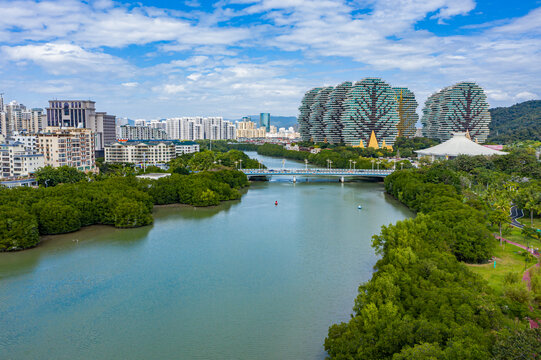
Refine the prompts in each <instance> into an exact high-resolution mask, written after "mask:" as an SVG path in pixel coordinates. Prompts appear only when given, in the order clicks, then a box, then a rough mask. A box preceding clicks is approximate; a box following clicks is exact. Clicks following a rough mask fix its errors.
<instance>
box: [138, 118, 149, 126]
mask: <svg viewBox="0 0 541 360" xmlns="http://www.w3.org/2000/svg"><path fill="white" fill-rule="evenodd" d="M146 125H147V121H146V120H145V119H137V120H135V126H146Z"/></svg>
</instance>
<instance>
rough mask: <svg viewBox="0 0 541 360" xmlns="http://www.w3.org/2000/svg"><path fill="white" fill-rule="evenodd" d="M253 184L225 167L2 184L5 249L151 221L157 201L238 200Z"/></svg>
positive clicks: (0, 246)
mask: <svg viewBox="0 0 541 360" xmlns="http://www.w3.org/2000/svg"><path fill="white" fill-rule="evenodd" d="M52 171H54V170H52ZM248 184H249V182H248V180H247V178H246V175H244V174H243V173H242V172H240V171H235V170H220V171H212V172H211V171H202V172H199V173H197V174H191V175H179V174H171V176H169V177H164V178H160V179H157V180H146V179H137V178H135V177H133V176H112V177H108V178H105V179H102V180H99V181H91V182H88V181H81V182H76V183H71V184H61V185H57V186H54V187H45V188H44V187H40V188H37V189H33V188H24V189H23V188H15V189H0V204H1V205H0V251H18V250H23V249H26V248H30V247H33V246H35V245H36V244H37V243H38V242H39V240H40V235H51V234H62V233H71V232H74V231H77V230H79V229H80V228H82V227H85V226H89V225H94V224H102V225H113V226H114V227H117V228H134V227H141V226H145V225H149V224H151V223H152V222H153V218H152V209H153V206H154V205H165V204H177V203H179V204H188V205H193V206H213V205H218V204H220V202H222V201H226V200H235V199H239V198H240V196H241V193H240V191H239V190H240V189H242V188H243V187H246V186H248Z"/></svg>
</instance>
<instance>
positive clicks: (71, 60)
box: [0, 43, 130, 75]
mask: <svg viewBox="0 0 541 360" xmlns="http://www.w3.org/2000/svg"><path fill="white" fill-rule="evenodd" d="M0 50H1V52H2V53H3V54H4V56H6V58H7V59H9V60H13V61H15V62H19V63H21V64H23V65H24V64H25V62H27V61H32V62H33V63H35V64H37V65H39V66H42V67H44V68H45V69H46V70H47V71H48V72H50V73H51V74H55V75H62V74H77V73H84V72H88V70H92V71H94V72H116V73H122V72H126V71H128V70H129V68H130V66H129V65H128V64H127V63H126V62H125V61H124V60H122V59H120V58H117V57H114V56H112V55H109V54H105V53H102V52H95V51H87V50H85V49H83V48H81V47H79V46H77V45H72V44H65V43H46V44H42V45H20V46H2V47H1V48H0Z"/></svg>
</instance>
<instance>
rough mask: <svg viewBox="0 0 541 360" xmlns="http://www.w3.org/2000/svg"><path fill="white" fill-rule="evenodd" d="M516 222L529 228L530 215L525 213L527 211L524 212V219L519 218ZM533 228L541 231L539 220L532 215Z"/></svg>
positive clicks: (540, 221) (540, 220) (540, 219)
mask: <svg viewBox="0 0 541 360" xmlns="http://www.w3.org/2000/svg"><path fill="white" fill-rule="evenodd" d="M518 221H519V222H520V223H521V224H524V225H526V226H530V224H531V221H530V213H529V212H528V211H527V210H524V217H523V218H520V219H518ZM533 226H534V227H535V228H537V229H541V218H538V217H537V218H536V217H535V215H534V218H533Z"/></svg>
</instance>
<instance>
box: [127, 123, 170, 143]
mask: <svg viewBox="0 0 541 360" xmlns="http://www.w3.org/2000/svg"><path fill="white" fill-rule="evenodd" d="M119 139H122V140H167V133H166V132H165V130H163V129H157V128H152V127H150V126H131V125H123V126H121V127H120V137H119Z"/></svg>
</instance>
